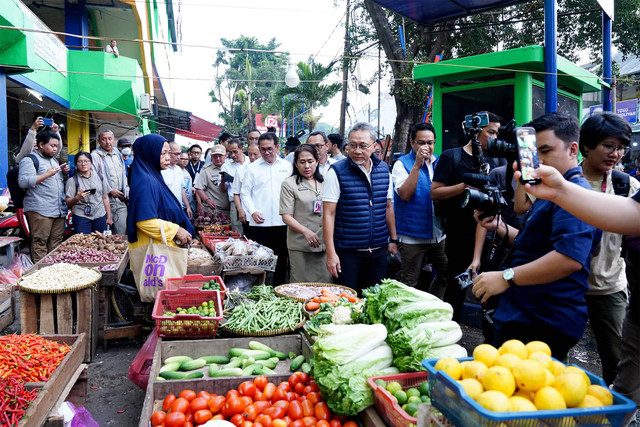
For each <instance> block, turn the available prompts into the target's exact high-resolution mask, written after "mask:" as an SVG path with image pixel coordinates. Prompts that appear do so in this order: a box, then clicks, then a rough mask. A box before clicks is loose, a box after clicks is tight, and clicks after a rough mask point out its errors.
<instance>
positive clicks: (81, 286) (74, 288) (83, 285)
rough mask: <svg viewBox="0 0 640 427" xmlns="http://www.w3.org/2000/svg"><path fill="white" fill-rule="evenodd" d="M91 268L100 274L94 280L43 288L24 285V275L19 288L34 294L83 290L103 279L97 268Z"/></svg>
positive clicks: (95, 285) (19, 282)
mask: <svg viewBox="0 0 640 427" xmlns="http://www.w3.org/2000/svg"><path fill="white" fill-rule="evenodd" d="M45 268H46V267H45ZM84 268H86V267H84ZM90 270H94V271H96V272H98V274H99V276H98V278H97V279H96V280H94V281H93V282H89V283H80V284H75V285H71V286H68V287H66V288H64V289H41V288H32V287H30V286H24V285H23V284H22V282H23V280H22V277H21V278H20V280H19V281H18V288H19V289H20V290H21V291H25V292H29V293H32V294H63V293H65V292H75V291H81V290H83V289H87V288H90V287H92V286H94V287H97V286H98V283H100V281H101V280H102V273H101V272H100V271H98V270H97V269H95V268H91V269H90Z"/></svg>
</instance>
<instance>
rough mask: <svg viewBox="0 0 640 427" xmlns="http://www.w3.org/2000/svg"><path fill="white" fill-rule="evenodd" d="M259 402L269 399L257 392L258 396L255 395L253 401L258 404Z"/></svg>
mask: <svg viewBox="0 0 640 427" xmlns="http://www.w3.org/2000/svg"><path fill="white" fill-rule="evenodd" d="M258 400H267V398H266V397H264V393H263V392H261V391H260V390H258V391H256V394H254V395H253V401H254V402H257V401H258Z"/></svg>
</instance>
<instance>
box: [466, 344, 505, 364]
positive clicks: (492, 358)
mask: <svg viewBox="0 0 640 427" xmlns="http://www.w3.org/2000/svg"><path fill="white" fill-rule="evenodd" d="M498 356H500V353H499V352H498V349H497V348H495V347H494V346H492V345H490V344H480V345H479V346H477V347H476V348H474V349H473V358H474V359H475V360H477V361H478V362H482V363H484V364H485V365H486V366H487V368H490V367H492V366H493V365H494V364H495V363H496V360H497V359H498Z"/></svg>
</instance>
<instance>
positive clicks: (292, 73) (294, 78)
mask: <svg viewBox="0 0 640 427" xmlns="http://www.w3.org/2000/svg"><path fill="white" fill-rule="evenodd" d="M287 62H288V64H289V66H288V68H287V75H286V76H285V78H284V82H285V83H286V85H287V86H289V87H291V88H293V87H296V86H298V84H299V83H300V77H298V73H297V71H296V62H295V61H294V60H293V58H292V57H291V55H289V57H288V58H287Z"/></svg>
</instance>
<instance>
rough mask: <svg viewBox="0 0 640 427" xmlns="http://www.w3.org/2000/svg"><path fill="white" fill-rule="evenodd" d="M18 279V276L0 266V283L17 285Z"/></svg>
mask: <svg viewBox="0 0 640 427" xmlns="http://www.w3.org/2000/svg"><path fill="white" fill-rule="evenodd" d="M18 280H20V278H19V277H18V276H16V275H15V274H14V273H13V272H12V271H11V270H9V269H7V268H4V267H0V283H2V284H7V285H13V286H17V285H18Z"/></svg>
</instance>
